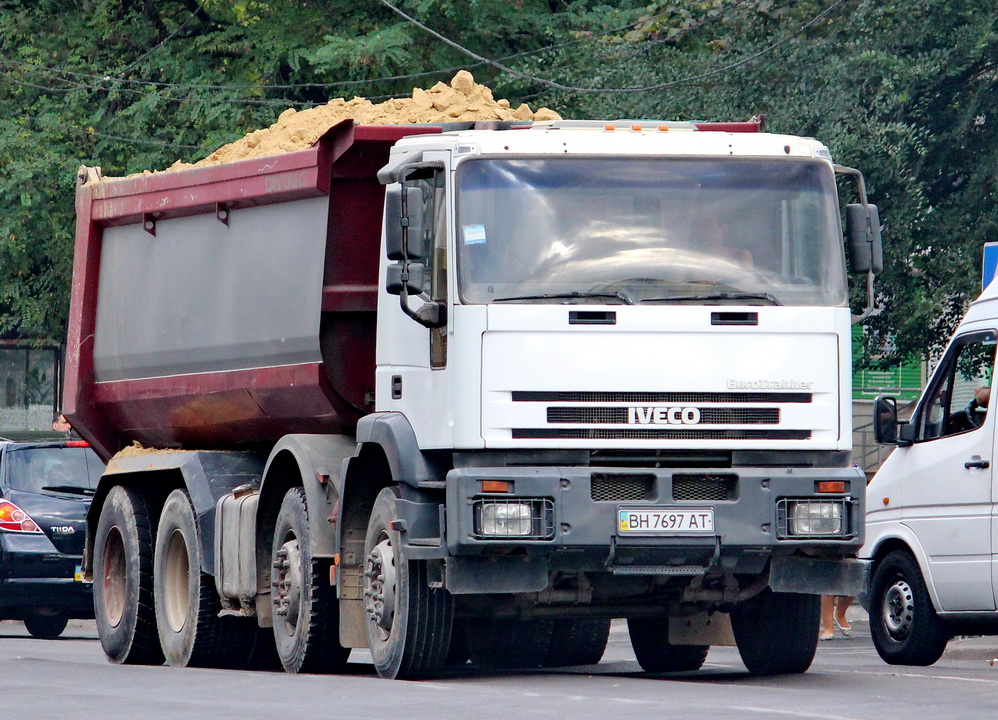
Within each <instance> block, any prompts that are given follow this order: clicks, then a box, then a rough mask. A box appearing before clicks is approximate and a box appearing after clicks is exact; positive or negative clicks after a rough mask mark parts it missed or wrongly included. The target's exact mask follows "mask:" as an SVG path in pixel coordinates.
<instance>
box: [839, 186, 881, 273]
mask: <svg viewBox="0 0 998 720" xmlns="http://www.w3.org/2000/svg"><path fill="white" fill-rule="evenodd" d="M846 233H847V234H848V236H849V258H850V270H851V271H852V272H854V273H870V272H872V273H873V274H875V275H876V274H877V273H880V272H883V269H884V245H883V241H882V240H881V235H880V211H879V210H878V209H877V206H876V205H869V204H867V205H863V204H861V203H850V204H849V205H846Z"/></svg>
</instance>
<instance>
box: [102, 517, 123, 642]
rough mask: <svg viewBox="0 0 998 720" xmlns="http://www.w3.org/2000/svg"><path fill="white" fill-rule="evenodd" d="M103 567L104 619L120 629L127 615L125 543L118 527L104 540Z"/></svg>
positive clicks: (109, 532) (113, 528) (112, 529)
mask: <svg viewBox="0 0 998 720" xmlns="http://www.w3.org/2000/svg"><path fill="white" fill-rule="evenodd" d="M103 565H104V577H103V578H101V586H102V589H103V596H104V603H103V605H104V618H105V619H106V620H107V622H108V624H109V625H110V626H111V627H118V623H120V622H121V619H122V618H123V617H124V615H125V541H124V539H123V538H122V537H121V531H120V530H118V528H117V527H112V528H111V529H110V530H108V533H107V537H106V538H105V539H104V556H103Z"/></svg>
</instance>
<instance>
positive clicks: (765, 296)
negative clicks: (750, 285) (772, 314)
mask: <svg viewBox="0 0 998 720" xmlns="http://www.w3.org/2000/svg"><path fill="white" fill-rule="evenodd" d="M701 300H706V301H711V300H726V301H731V300H765V301H766V302H767V303H769V304H770V305H782V304H783V303H781V302H780V301H779V300H777V299H776V296H775V295H773V294H772V293H715V294H713V295H671V296H668V297H658V298H645V299H643V300H641V301H640V302H642V303H682V302H696V301H701Z"/></svg>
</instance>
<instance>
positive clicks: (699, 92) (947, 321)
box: [0, 0, 998, 361]
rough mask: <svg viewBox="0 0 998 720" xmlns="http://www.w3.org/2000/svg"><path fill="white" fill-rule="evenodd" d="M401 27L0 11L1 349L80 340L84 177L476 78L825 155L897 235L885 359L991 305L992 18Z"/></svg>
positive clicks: (873, 334) (138, 6) (134, 0)
mask: <svg viewBox="0 0 998 720" xmlns="http://www.w3.org/2000/svg"><path fill="white" fill-rule="evenodd" d="M392 5H394V6H395V7H397V8H398V9H400V10H401V11H403V12H404V13H406V14H407V15H408V16H409V19H407V18H405V17H402V16H401V15H400V14H398V13H396V12H395V11H393V9H392V8H391V7H390V6H389V5H388V4H387V2H386V1H382V0H376V1H374V2H368V3H355V2H344V1H343V0H330V1H329V2H324V3H315V2H308V1H306V0H272V1H262V0H261V1H258V0H240V1H239V2H222V0H204V1H203V2H197V1H196V0H164V1H163V2H155V3H154V2H151V1H150V0H86V2H82V3H70V2H66V1H65V0H33V1H32V2H27V1H25V0H21V1H11V0H0V204H2V207H3V209H4V211H3V213H0V337H3V336H15V335H16V336H21V337H52V338H57V339H58V338H61V337H63V335H64V332H65V323H66V317H67V313H68V298H69V285H70V278H71V263H72V244H73V243H72V237H73V227H74V224H73V193H74V182H75V173H76V169H77V167H78V166H79V165H81V164H88V165H100V166H102V167H103V169H104V172H105V174H108V175H120V174H126V173H131V172H138V171H141V170H145V169H155V168H164V167H167V166H169V165H170V164H172V163H173V162H174V161H175V160H178V159H182V160H185V161H190V160H196V159H198V158H200V157H203V156H204V155H206V154H207V153H208V152H210V151H211V150H212V149H214V148H216V147H218V146H219V145H222V144H224V143H226V142H229V141H231V140H233V139H235V138H238V137H240V136H241V135H243V134H244V133H245V132H247V131H248V130H250V129H254V128H258V127H263V126H266V125H269V124H270V123H271V122H273V120H274V119H275V118H276V116H277V115H278V114H279V113H280V112H281V110H283V109H284V108H286V107H289V106H296V107H299V108H300V107H305V106H308V105H310V104H316V103H321V102H325V101H326V100H328V99H329V98H331V97H340V96H345V97H352V96H353V95H362V96H366V97H369V98H371V99H372V100H380V99H384V98H385V97H389V96H399V95H408V94H409V93H410V92H411V89H412V88H413V87H430V86H431V85H433V84H434V83H435V82H437V81H439V80H444V81H446V80H449V79H450V77H452V76H453V74H454V72H455V71H456V70H457V69H460V68H467V69H470V70H471V71H472V72H473V73H474V74H475V77H476V79H477V80H478V81H479V82H484V83H486V84H488V85H490V86H491V87H492V88H493V90H494V91H495V93H496V95H497V96H498V97H507V98H509V99H510V100H511V101H512V102H513V103H519V102H530V103H531V105H532V106H534V107H537V106H541V105H547V106H549V107H553V108H555V109H557V110H558V111H559V112H561V113H562V114H563V115H565V116H570V117H580V118H587V117H589V118H614V117H654V118H665V119H673V118H674V119H702V120H730V119H747V118H748V117H750V116H752V115H756V114H765V115H766V116H767V117H768V126H769V129H770V130H772V131H774V132H786V133H790V134H797V135H813V136H815V137H818V138H820V139H822V140H823V141H824V142H825V143H826V144H827V145H828V146H829V147H830V149H831V150H832V153H833V155H834V157H835V158H836V160H837V161H838V162H840V163H842V164H846V165H851V166H853V167H858V168H860V169H862V170H863V171H864V173H865V174H866V178H867V185H868V188H869V190H870V195H871V200H872V201H873V202H876V203H878V204H879V205H880V207H881V217H882V219H883V220H884V223H885V235H884V236H885V249H886V256H887V268H886V270H885V272H884V274H883V276H882V277H881V278H880V280H879V282H878V304H879V306H880V312H879V313H878V314H877V315H875V316H874V317H873V318H871V319H870V320H869V321H868V326H867V336H868V337H870V338H871V342H872V343H873V344H874V346H875V349H876V350H878V352H877V353H873V355H874V356H880V357H883V358H884V359H885V360H887V361H895V360H898V359H900V358H903V357H908V356H933V355H935V354H937V353H938V352H939V350H940V348H941V346H942V343H944V342H945V338H946V337H947V336H948V334H949V332H950V331H951V329H952V327H953V326H954V325H955V323H956V322H957V320H958V319H959V317H960V315H961V314H962V312H963V310H964V309H965V307H966V304H967V302H968V301H969V300H970V299H971V298H972V297H974V296H975V295H976V292H977V290H978V286H979V278H980V267H979V262H980V256H981V247H982V245H983V243H984V242H985V241H988V240H994V239H998V238H996V237H995V231H996V227H998V217H996V210H995V207H996V206H998V203H996V202H995V199H996V198H995V192H996V189H995V172H996V171H995V168H996V167H998V142H996V134H995V132H994V131H993V128H994V127H995V123H996V122H998V107H995V105H996V103H998V93H996V92H995V87H994V86H995V82H996V78H998V72H996V66H995V63H996V56H998V41H996V22H998V16H996V15H995V13H994V11H993V8H992V7H991V5H990V4H989V3H987V2H984V0H960V1H957V0H883V1H878V0H794V1H792V0H639V1H628V0H462V1H461V2H458V1H457V0H395V1H394V2H393V3H392ZM435 33H436V34H435ZM440 36H443V37H446V38H448V39H450V40H451V41H453V43H450V44H449V43H446V42H444V41H442V40H441V37H440ZM455 45H457V46H460V47H456V46H455ZM461 48H463V50H462V49H461ZM842 192H843V194H845V193H846V192H851V190H849V189H848V186H847V185H845V184H843V185H842ZM860 295H861V288H858V289H857V297H859V296H860Z"/></svg>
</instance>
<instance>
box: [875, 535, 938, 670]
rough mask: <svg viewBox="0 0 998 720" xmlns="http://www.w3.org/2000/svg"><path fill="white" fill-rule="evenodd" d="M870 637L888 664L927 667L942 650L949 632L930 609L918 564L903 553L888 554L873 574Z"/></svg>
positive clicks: (908, 554) (909, 555)
mask: <svg viewBox="0 0 998 720" xmlns="http://www.w3.org/2000/svg"><path fill="white" fill-rule="evenodd" d="M870 634H871V635H872V636H873V644H874V646H875V647H876V648H877V652H878V653H880V657H881V658H883V659H884V661H885V662H888V663H890V664H891V665H923V666H924V665H931V664H932V663H934V662H935V661H936V660H938V659H939V658H940V657H941V656H942V654H943V652H944V651H945V650H946V643H947V642H949V632H948V631H947V629H946V626H945V625H944V624H943V622H942V621H941V620H940V619H939V616H938V615H936V611H935V609H934V608H933V607H932V600H931V599H930V598H929V591H928V589H927V588H926V587H925V581H924V580H923V579H922V573H921V571H920V570H919V568H918V562H917V561H916V560H915V558H914V557H913V556H912V555H911V554H910V553H908V552H906V551H904V550H895V551H893V552H891V553H890V554H888V555H887V556H886V557H885V558H884V559H883V560H882V561H881V562H880V564H878V565H877V569H876V570H875V571H874V573H873V582H872V588H871V592H870Z"/></svg>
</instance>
